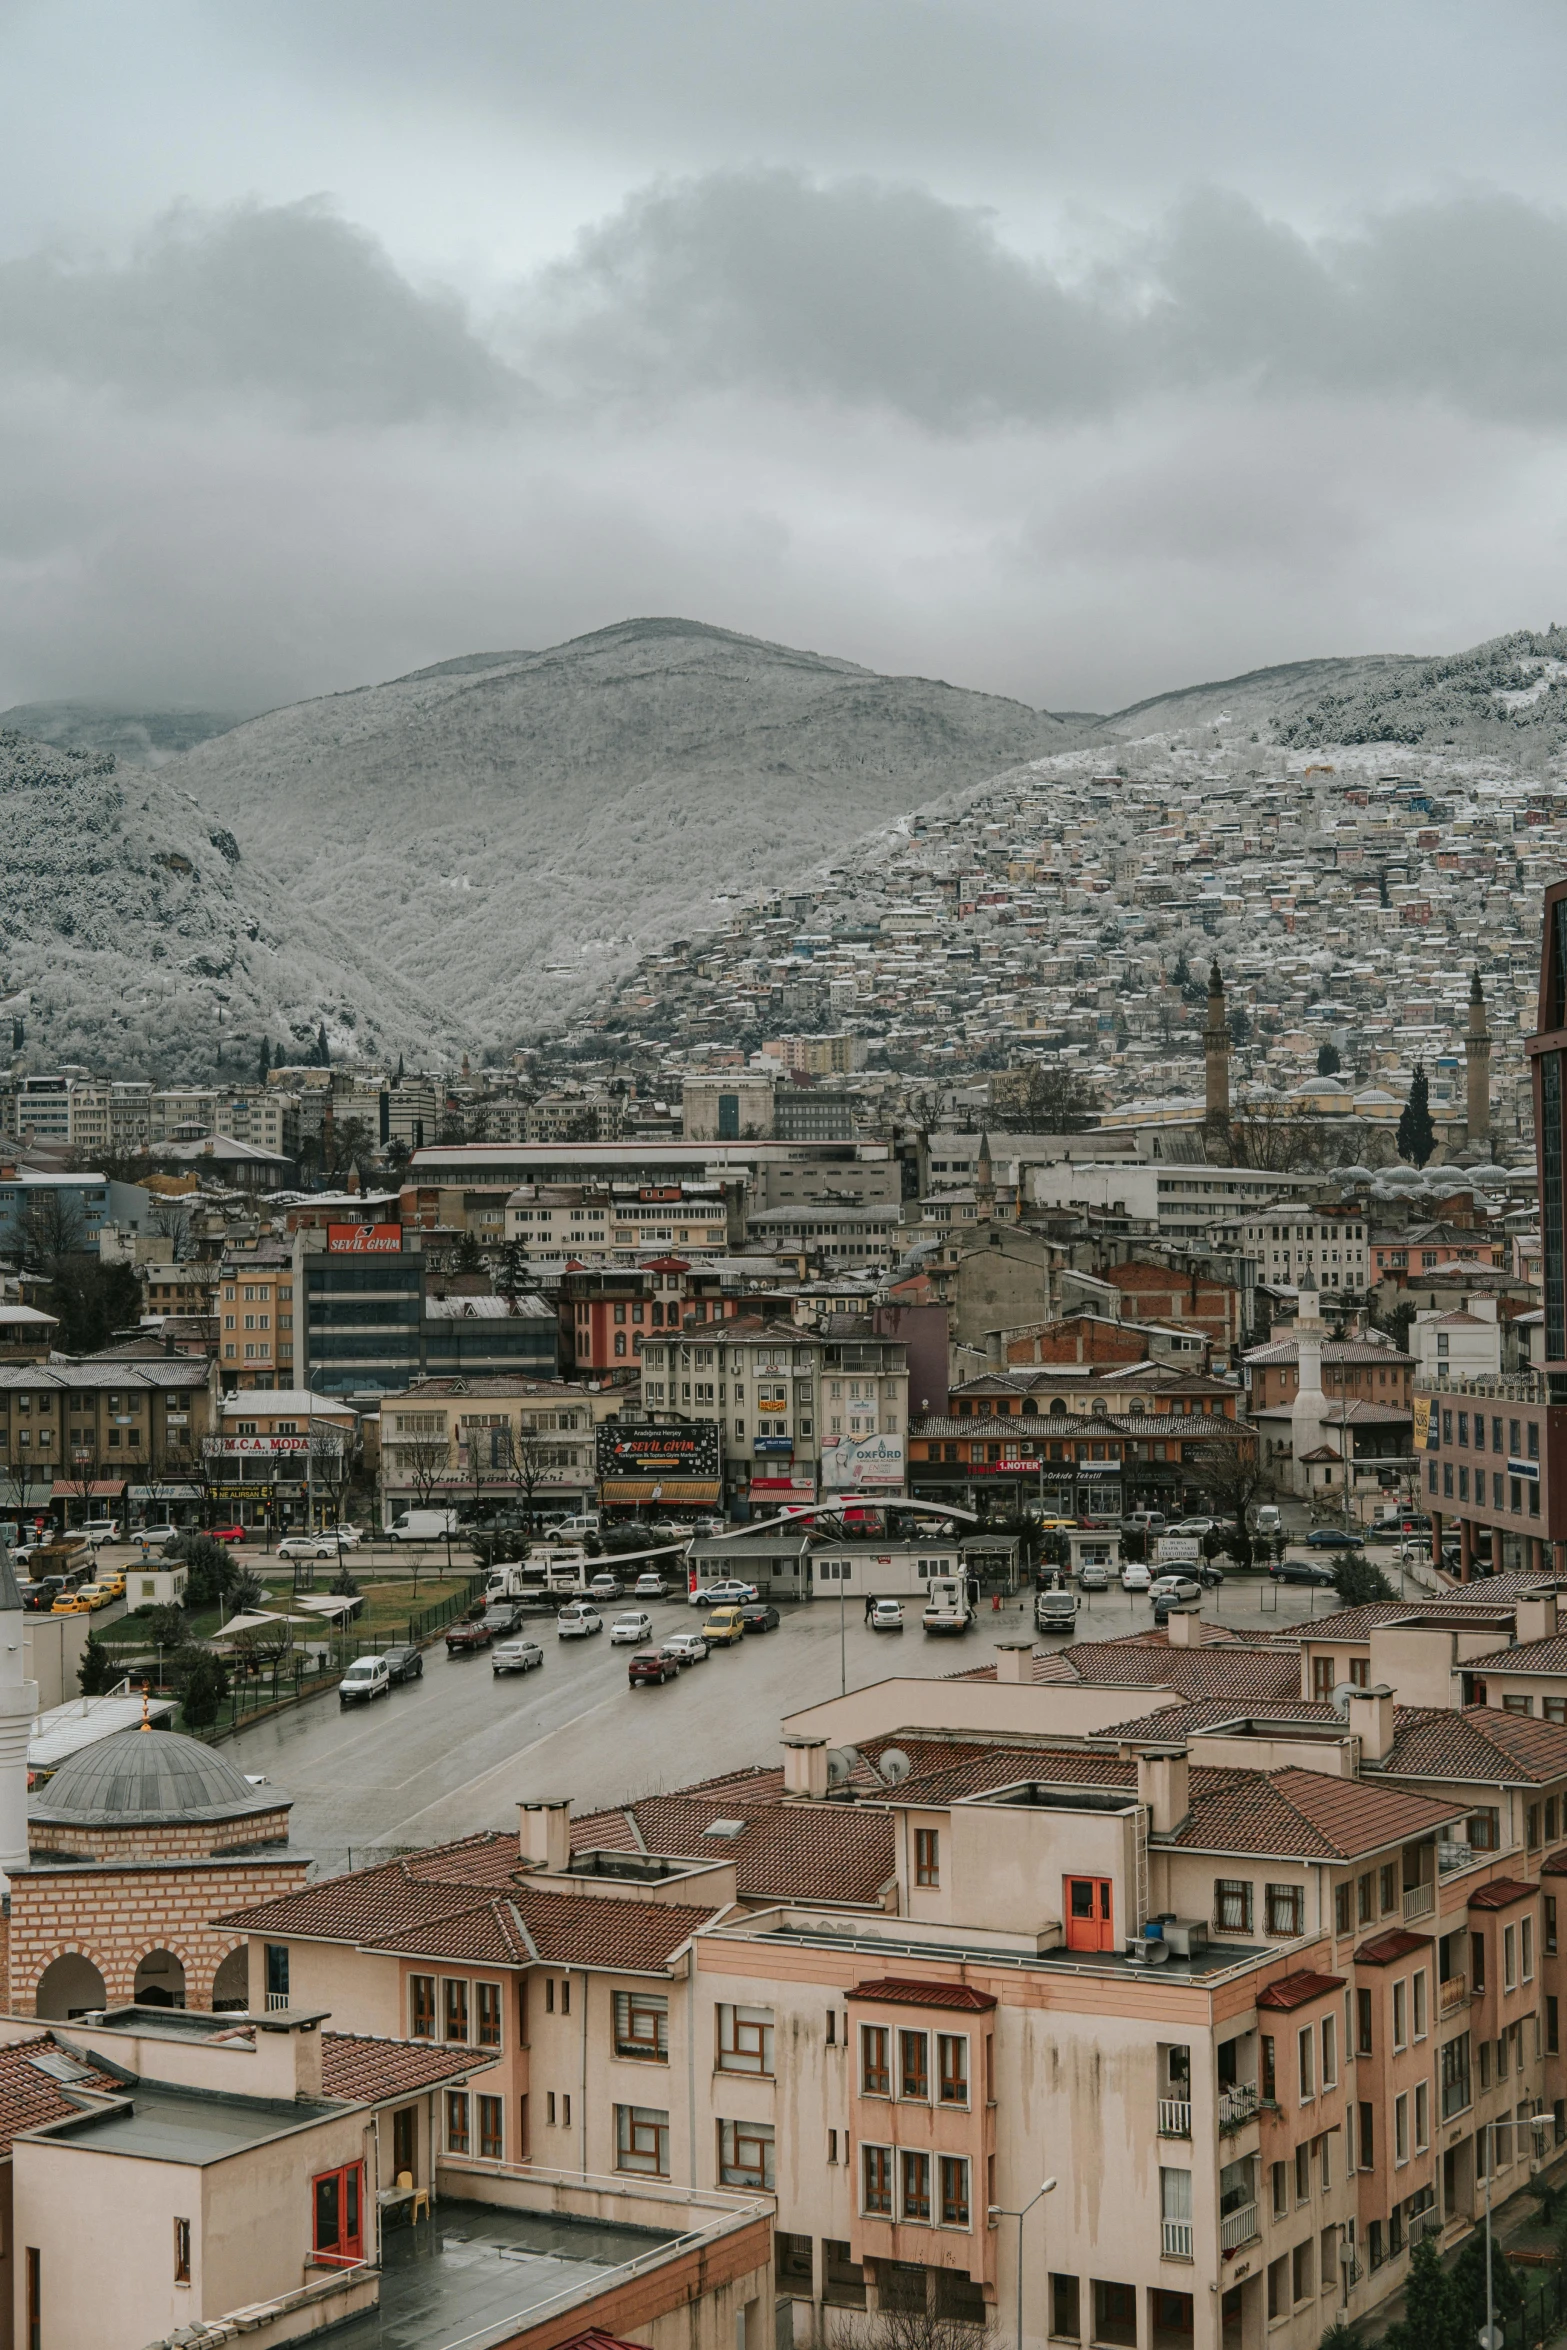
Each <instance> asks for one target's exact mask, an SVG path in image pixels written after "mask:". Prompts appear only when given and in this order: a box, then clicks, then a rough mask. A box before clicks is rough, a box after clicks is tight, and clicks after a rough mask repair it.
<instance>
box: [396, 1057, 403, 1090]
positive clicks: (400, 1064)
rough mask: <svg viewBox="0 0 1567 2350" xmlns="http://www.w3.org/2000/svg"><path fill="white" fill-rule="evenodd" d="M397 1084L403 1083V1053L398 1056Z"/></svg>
mask: <svg viewBox="0 0 1567 2350" xmlns="http://www.w3.org/2000/svg"><path fill="white" fill-rule="evenodd" d="M397 1082H398V1084H399V1085H401V1084H402V1082H403V1056H402V1054H401V1053H399V1054H398V1056H397Z"/></svg>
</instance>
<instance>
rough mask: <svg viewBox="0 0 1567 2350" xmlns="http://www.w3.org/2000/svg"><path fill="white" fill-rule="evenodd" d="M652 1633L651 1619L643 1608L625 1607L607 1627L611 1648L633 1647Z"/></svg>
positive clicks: (649, 1637)
mask: <svg viewBox="0 0 1567 2350" xmlns="http://www.w3.org/2000/svg"><path fill="white" fill-rule="evenodd" d="M652 1634H653V1619H652V1617H651V1616H650V1615H649V1614H648V1613H647V1611H646V1609H645V1608H639V1607H636V1608H627V1609H626V1611H625V1613H624V1614H623V1615H618V1616H617V1617H616V1618H615V1621H614V1622H613V1623H612V1624H611V1625H610V1628H609V1643H610V1646H611V1648H635V1647H637V1646H638V1644H639V1643H640V1642H641V1641H644V1640H649V1639H651V1638H652Z"/></svg>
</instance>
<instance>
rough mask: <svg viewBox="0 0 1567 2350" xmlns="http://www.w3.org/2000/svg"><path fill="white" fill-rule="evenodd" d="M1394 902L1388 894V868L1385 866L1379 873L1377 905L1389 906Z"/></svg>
mask: <svg viewBox="0 0 1567 2350" xmlns="http://www.w3.org/2000/svg"><path fill="white" fill-rule="evenodd" d="M1392 902H1393V901H1392V899H1391V898H1390V897H1389V896H1388V894H1387V867H1386V866H1385V865H1383V866H1382V867H1380V869H1379V870H1378V873H1377V903H1378V905H1379V906H1389V905H1391V904H1392Z"/></svg>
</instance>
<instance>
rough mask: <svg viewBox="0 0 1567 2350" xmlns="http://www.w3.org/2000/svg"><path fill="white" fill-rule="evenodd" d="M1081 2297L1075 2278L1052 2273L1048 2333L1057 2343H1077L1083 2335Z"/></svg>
mask: <svg viewBox="0 0 1567 2350" xmlns="http://www.w3.org/2000/svg"><path fill="white" fill-rule="evenodd" d="M1082 2308H1083V2296H1082V2292H1081V2290H1080V2288H1079V2285H1078V2281H1077V2279H1076V2277H1064V2276H1061V2275H1058V2274H1055V2273H1052V2275H1051V2279H1050V2331H1051V2334H1052V2336H1053V2337H1054V2338H1055V2339H1056V2340H1057V2341H1059V2342H1077V2341H1080V2340H1081V2339H1082V2333H1083V2317H1082Z"/></svg>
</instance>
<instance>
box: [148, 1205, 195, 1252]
mask: <svg viewBox="0 0 1567 2350" xmlns="http://www.w3.org/2000/svg"><path fill="white" fill-rule="evenodd" d="M152 1228H153V1231H154V1232H155V1233H157V1235H158V1237H159V1239H160V1240H171V1241H172V1242H173V1243H174V1261H175V1263H176V1264H177V1265H178V1264H183V1263H184V1262H185V1260H186V1259H187V1258H188V1257H189V1256H190V1255H191V1253H192V1245H193V1234H192V1230H191V1220H190V1203H189V1201H188V1200H184V1199H170V1198H155V1199H154V1200H153V1203H152Z"/></svg>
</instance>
